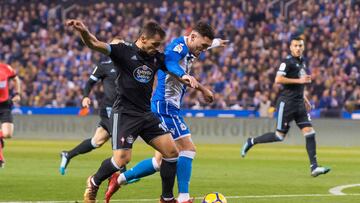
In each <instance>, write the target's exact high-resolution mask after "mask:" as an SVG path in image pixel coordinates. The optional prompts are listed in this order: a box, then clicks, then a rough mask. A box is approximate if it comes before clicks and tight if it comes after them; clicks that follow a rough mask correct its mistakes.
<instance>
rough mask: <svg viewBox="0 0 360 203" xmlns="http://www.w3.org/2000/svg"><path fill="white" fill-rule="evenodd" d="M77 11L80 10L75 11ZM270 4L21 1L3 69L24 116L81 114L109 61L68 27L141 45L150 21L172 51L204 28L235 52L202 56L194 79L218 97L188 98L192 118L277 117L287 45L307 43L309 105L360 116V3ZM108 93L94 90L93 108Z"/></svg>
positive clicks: (0, 16) (259, 0) (7, 7)
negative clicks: (90, 84)
mask: <svg viewBox="0 0 360 203" xmlns="http://www.w3.org/2000/svg"><path fill="white" fill-rule="evenodd" d="M76 2H78V4H76ZM268 2H269V1H266V0H256V1H241V0H232V1H231V0H208V1H202V0H198V1H127V2H126V1H125V3H124V1H121V2H118V1H103V2H101V3H99V2H98V3H91V1H89V2H88V3H85V4H84V1H71V3H70V2H67V1H24V0H18V1H17V0H9V1H5V2H1V3H0V35H1V38H0V47H1V49H0V61H3V62H6V63H9V64H11V66H12V67H14V68H15V69H16V70H17V73H18V75H19V76H20V77H21V79H22V83H23V90H24V91H23V92H22V93H21V96H22V101H21V105H22V106H35V107H40V106H42V107H43V106H48V107H68V106H80V104H81V99H82V90H83V88H84V86H85V83H86V81H87V80H88V78H89V75H90V74H91V71H92V69H93V67H94V65H95V64H96V63H97V62H99V61H101V60H106V57H104V56H102V55H101V54H98V53H95V52H94V51H90V49H88V48H86V47H85V46H84V45H83V43H82V42H81V40H80V38H79V37H75V36H74V35H75V34H74V33H73V32H71V31H69V30H68V29H67V28H65V27H64V19H66V18H76V19H81V20H83V21H84V23H85V25H87V26H88V28H89V30H90V31H91V32H92V33H94V34H95V35H96V36H97V38H98V39H100V40H103V41H107V42H109V41H111V39H112V38H114V37H120V38H122V39H125V40H128V41H134V40H135V39H136V38H137V35H138V32H139V28H140V27H141V25H142V24H143V23H144V22H146V21H147V20H149V19H154V20H156V21H158V22H159V23H161V25H162V26H163V27H164V28H165V30H166V34H167V40H166V43H168V42H169V41H171V40H172V39H174V38H176V37H178V36H181V35H186V34H187V33H189V31H190V30H191V27H192V26H193V25H194V24H195V23H196V22H197V21H199V20H203V21H206V22H208V23H209V24H211V25H212V26H213V27H214V29H215V32H216V36H217V37H220V38H222V39H228V40H230V42H231V43H230V45H229V46H227V47H225V48H217V49H213V50H211V51H208V52H206V53H204V54H202V55H201V56H200V57H199V59H198V60H197V62H196V63H194V65H193V75H195V76H196V77H197V78H198V79H199V81H201V82H202V83H203V84H206V86H208V87H210V88H211V89H212V90H213V91H214V92H215V101H214V102H213V103H212V104H206V103H204V102H203V100H202V98H201V95H200V94H199V93H198V92H196V91H193V90H189V92H188V94H187V95H186V96H185V98H184V108H188V109H245V110H259V112H260V114H261V116H264V117H266V116H268V115H271V114H272V111H273V110H274V108H273V107H274V105H275V101H276V98H277V96H278V93H279V91H280V90H281V86H279V85H276V84H274V78H275V75H276V72H277V69H278V67H279V65H280V63H281V60H282V59H283V58H285V57H286V56H287V55H288V54H289V38H290V36H291V35H292V34H300V35H302V37H303V38H304V39H305V48H306V51H305V56H304V57H305V59H306V60H307V65H308V67H310V69H311V75H312V79H313V82H312V84H311V85H308V86H307V87H306V95H307V96H308V98H309V99H310V101H311V102H312V104H313V106H314V107H315V108H317V109H325V110H326V109H332V110H344V109H346V110H348V111H353V110H356V109H360V23H359V19H360V3H359V1H354V0H299V1H297V2H295V3H294V4H293V5H292V6H291V7H289V8H290V9H289V12H287V13H285V14H284V15H283V14H282V13H281V12H280V10H279V9H277V7H276V6H274V5H273V6H271V7H269V6H268V4H267V3H268ZM102 91H103V90H102V86H101V85H98V86H96V88H95V89H94V90H93V93H92V94H91V98H92V99H93V103H94V105H95V107H96V106H97V105H98V102H99V101H98V100H100V99H101V98H102Z"/></svg>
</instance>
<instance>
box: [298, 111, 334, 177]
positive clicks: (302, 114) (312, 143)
mask: <svg viewBox="0 0 360 203" xmlns="http://www.w3.org/2000/svg"><path fill="white" fill-rule="evenodd" d="M298 109H299V110H298V113H297V115H296V118H295V121H296V124H297V125H298V127H299V128H300V129H301V132H302V134H303V135H304V137H305V141H306V151H307V153H308V156H309V161H310V170H311V175H312V176H313V177H316V176H318V175H321V174H326V173H328V172H329V171H330V168H327V167H320V166H318V162H317V156H316V139H315V135H316V132H315V130H314V128H313V127H312V124H311V118H310V114H308V113H307V112H306V108H305V106H303V105H300V106H299V108H298Z"/></svg>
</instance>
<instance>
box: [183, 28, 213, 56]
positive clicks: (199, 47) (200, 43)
mask: <svg viewBox="0 0 360 203" xmlns="http://www.w3.org/2000/svg"><path fill="white" fill-rule="evenodd" d="M211 44H212V40H211V39H210V38H208V37H204V36H201V35H200V34H199V33H192V34H191V35H190V44H189V49H190V52H191V53H192V54H194V55H195V56H196V57H198V56H199V55H200V53H201V52H203V51H206V50H207V48H209V47H210V46H211Z"/></svg>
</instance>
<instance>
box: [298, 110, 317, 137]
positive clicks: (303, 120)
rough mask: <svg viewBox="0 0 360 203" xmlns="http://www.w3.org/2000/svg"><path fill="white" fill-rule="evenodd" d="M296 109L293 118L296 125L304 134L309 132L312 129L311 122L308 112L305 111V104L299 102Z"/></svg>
mask: <svg viewBox="0 0 360 203" xmlns="http://www.w3.org/2000/svg"><path fill="white" fill-rule="evenodd" d="M296 109H297V112H296V114H295V118H294V119H295V122H296V125H297V126H298V127H299V128H300V129H301V131H302V132H303V134H304V135H305V134H308V133H311V132H312V131H313V128H312V124H311V116H310V113H308V112H307V111H306V107H305V104H304V103H299V104H298V106H297V108H296Z"/></svg>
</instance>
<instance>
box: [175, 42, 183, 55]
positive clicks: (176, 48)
mask: <svg viewBox="0 0 360 203" xmlns="http://www.w3.org/2000/svg"><path fill="white" fill-rule="evenodd" d="M182 50H183V45H182V44H178V45H176V46H175V47H174V49H173V51H175V52H178V53H179V54H180V53H181V52H182Z"/></svg>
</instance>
